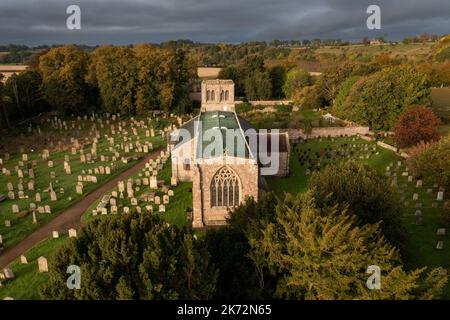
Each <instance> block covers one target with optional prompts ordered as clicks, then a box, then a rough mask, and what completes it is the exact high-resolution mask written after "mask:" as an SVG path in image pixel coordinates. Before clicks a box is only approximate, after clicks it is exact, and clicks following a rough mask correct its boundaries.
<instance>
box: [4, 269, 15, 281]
mask: <svg viewBox="0 0 450 320" xmlns="http://www.w3.org/2000/svg"><path fill="white" fill-rule="evenodd" d="M3 274H4V275H5V278H6V279H14V272H13V271H12V270H11V268H8V267H6V268H4V269H3Z"/></svg>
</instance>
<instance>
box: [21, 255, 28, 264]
mask: <svg viewBox="0 0 450 320" xmlns="http://www.w3.org/2000/svg"><path fill="white" fill-rule="evenodd" d="M20 263H21V264H28V260H27V257H25V256H24V255H21V256H20Z"/></svg>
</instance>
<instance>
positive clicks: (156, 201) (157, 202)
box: [155, 196, 161, 204]
mask: <svg viewBox="0 0 450 320" xmlns="http://www.w3.org/2000/svg"><path fill="white" fill-rule="evenodd" d="M155 204H161V198H160V197H159V196H156V197H155Z"/></svg>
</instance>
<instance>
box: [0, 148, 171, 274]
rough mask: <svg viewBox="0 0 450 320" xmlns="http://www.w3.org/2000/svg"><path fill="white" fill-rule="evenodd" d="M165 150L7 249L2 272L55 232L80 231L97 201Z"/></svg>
mask: <svg viewBox="0 0 450 320" xmlns="http://www.w3.org/2000/svg"><path fill="white" fill-rule="evenodd" d="M163 149H164V147H161V148H158V149H157V150H154V151H153V152H152V153H151V154H149V155H148V156H146V157H144V158H142V159H141V160H139V162H138V163H136V164H135V165H134V166H132V167H131V168H129V169H127V170H125V171H124V172H122V173H120V174H119V175H117V176H116V177H114V178H112V179H111V180H109V181H108V182H106V183H105V184H103V185H102V186H100V187H99V188H97V189H95V190H93V191H92V192H91V193H89V194H88V195H86V197H84V198H83V199H81V200H80V201H79V202H77V203H75V204H73V205H72V206H70V207H69V208H67V209H65V210H63V211H62V212H61V213H60V214H59V215H58V216H56V217H55V218H54V219H52V220H50V221H49V222H47V223H46V224H44V225H43V226H41V227H40V228H39V229H37V230H36V231H34V232H33V233H32V234H30V235H28V236H27V237H26V238H25V239H23V240H21V241H20V242H18V243H17V244H15V245H14V246H12V247H10V248H7V249H6V250H5V251H4V252H2V254H1V255H0V270H1V269H3V268H5V267H6V266H7V265H8V264H10V263H11V262H13V261H14V260H15V259H17V258H19V257H20V256H21V255H22V254H24V253H25V252H26V251H27V250H29V249H31V248H32V247H34V246H35V245H36V244H38V243H39V242H41V241H42V240H45V239H47V238H49V237H51V236H52V232H53V231H58V232H59V234H64V233H67V231H68V230H69V229H71V228H74V229H76V230H80V228H81V227H82V225H83V224H82V222H81V217H82V216H83V214H84V213H85V212H86V210H87V209H88V208H89V207H90V206H91V205H92V204H93V203H94V202H95V201H97V200H98V199H99V198H101V197H102V196H103V195H104V194H105V193H106V192H108V191H109V190H111V189H112V188H114V187H115V186H117V183H118V181H120V180H124V179H125V178H127V177H128V176H131V175H133V174H134V173H136V172H138V171H139V170H141V169H142V168H143V167H144V166H145V163H146V162H148V161H149V160H150V159H156V158H157V157H158V155H159V154H160V152H161V150H163Z"/></svg>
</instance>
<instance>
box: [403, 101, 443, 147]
mask: <svg viewBox="0 0 450 320" xmlns="http://www.w3.org/2000/svg"><path fill="white" fill-rule="evenodd" d="M440 123H441V121H440V120H439V118H438V117H437V116H436V115H435V114H434V112H433V111H432V110H431V109H430V108H427V107H424V106H420V105H415V106H412V107H410V108H409V109H408V111H406V112H405V113H403V114H402V115H401V116H400V118H399V119H398V120H397V123H396V124H395V128H394V133H395V140H396V142H397V144H398V146H399V147H400V148H404V147H410V146H413V145H416V144H418V143H419V142H421V141H423V142H430V141H435V140H438V139H439V138H440V133H439V131H438V126H439V125H440Z"/></svg>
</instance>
